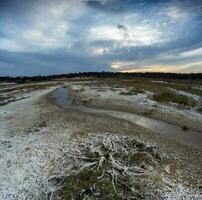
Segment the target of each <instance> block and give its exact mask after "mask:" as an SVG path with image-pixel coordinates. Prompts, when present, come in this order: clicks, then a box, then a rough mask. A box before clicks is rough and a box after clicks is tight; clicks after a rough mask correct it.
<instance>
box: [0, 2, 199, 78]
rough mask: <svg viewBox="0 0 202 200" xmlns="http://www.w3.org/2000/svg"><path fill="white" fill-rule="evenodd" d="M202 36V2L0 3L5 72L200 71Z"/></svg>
mask: <svg viewBox="0 0 202 200" xmlns="http://www.w3.org/2000/svg"><path fill="white" fill-rule="evenodd" d="M201 33H202V3H201V1H200V0H195V1H191V0H185V1H182V0H178V1H174V0H173V1H172V0H170V1H162V0H161V1H160V0H159V1H158V0H154V1H151V0H145V1H143V0H139V1H134V0H125V1H123V0H83V1H82V0H77V1H73V0H68V1H66V0H60V1H57V0H35V1H32V0H1V1H0V76H1V75H38V74H43V75H45V74H58V73H68V72H80V71H102V70H108V71H109V70H110V71H111V70H115V71H125V70H129V71H130V70H136V69H138V70H140V71H141V70H146V69H151V68H152V67H153V68H152V70H155V67H156V69H157V70H161V69H162V71H169V69H170V71H173V69H174V68H176V71H180V70H181V72H183V70H184V71H185V72H192V71H194V72H195V71H196V68H197V70H200V67H198V66H200V63H201V64H202V35H201ZM117 63H118V64H117ZM182 65H183V66H185V68H183V67H182ZM148 66H149V67H148ZM150 66H152V67H150ZM164 66H165V67H164ZM186 66H187V67H186ZM169 67H170V68H169ZM201 71H202V70H201Z"/></svg>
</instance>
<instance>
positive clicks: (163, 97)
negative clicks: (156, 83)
mask: <svg viewBox="0 0 202 200" xmlns="http://www.w3.org/2000/svg"><path fill="white" fill-rule="evenodd" d="M153 100H155V101H158V102H173V103H177V104H179V105H183V106H191V107H194V106H196V105H197V102H196V101H195V100H193V99H191V98H189V97H187V96H185V95H182V94H177V93H175V92H173V91H171V90H168V89H167V90H165V91H162V92H159V93H155V94H154V95H153Z"/></svg>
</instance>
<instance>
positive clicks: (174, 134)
mask: <svg viewBox="0 0 202 200" xmlns="http://www.w3.org/2000/svg"><path fill="white" fill-rule="evenodd" d="M51 97H52V98H53V99H54V100H55V102H56V104H58V105H60V106H62V107H65V108H68V107H70V106H73V107H76V108H78V109H80V110H82V111H85V112H89V113H102V114H107V115H109V116H112V117H116V118H119V119H124V120H127V121H130V122H132V123H134V124H137V125H139V126H142V127H144V128H146V129H149V130H151V131H153V132H155V133H159V134H163V135H166V136H169V137H171V138H172V139H175V140H177V141H180V142H182V143H184V144H189V145H192V146H197V147H200V148H202V133H200V132H196V131H192V130H186V131H184V130H182V128H181V127H179V126H176V125H173V124H169V123H166V122H163V121H159V120H155V119H152V118H149V117H145V116H141V115H137V114H134V113H128V112H119V111H112V110H101V109H95V108H89V107H86V106H82V105H79V104H74V103H73V102H72V100H71V99H70V98H69V95H68V88H67V87H60V88H57V89H56V90H54V91H53V92H52V94H51Z"/></svg>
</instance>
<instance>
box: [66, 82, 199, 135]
mask: <svg viewBox="0 0 202 200" xmlns="http://www.w3.org/2000/svg"><path fill="white" fill-rule="evenodd" d="M81 88H82V87H81ZM83 88H85V86H84V87H83ZM84 90H85V89H84ZM107 90H110V89H109V88H108V89H107ZM112 92H113V91H112ZM69 94H70V96H71V98H72V99H76V100H77V101H79V102H80V103H81V104H83V105H85V106H89V107H94V108H98V109H106V110H116V111H122V112H129V113H135V114H139V115H143V116H146V117H150V118H153V119H157V120H160V121H164V122H167V123H171V124H174V125H177V126H179V127H182V128H183V127H184V126H186V128H188V129H191V130H195V131H197V132H201V133H202V116H199V114H197V115H196V116H193V115H191V114H188V113H187V114H185V113H184V112H183V111H182V112H181V111H179V112H177V111H176V110H174V109H173V110H161V109H158V105H152V107H147V106H144V105H140V104H138V103H135V102H134V103H133V102H131V101H129V100H127V99H124V98H122V97H121V96H120V97H116V98H115V97H114V96H113V95H110V94H106V97H104V98H103V97H102V96H100V95H99V94H98V93H96V91H94V92H88V91H85V92H83V91H82V89H81V90H78V89H76V90H75V88H74V87H72V86H70V89H69ZM149 103H150V102H149ZM146 104H147V102H145V105H146Z"/></svg>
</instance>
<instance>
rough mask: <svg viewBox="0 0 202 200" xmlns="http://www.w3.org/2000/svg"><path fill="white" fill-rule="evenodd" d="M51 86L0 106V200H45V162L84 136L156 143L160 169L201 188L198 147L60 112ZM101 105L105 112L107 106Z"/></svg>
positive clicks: (98, 117)
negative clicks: (132, 137) (117, 136)
mask: <svg viewBox="0 0 202 200" xmlns="http://www.w3.org/2000/svg"><path fill="white" fill-rule="evenodd" d="M56 87H58V86H55V87H50V88H46V89H41V90H34V91H32V92H29V93H26V95H27V96H29V98H26V99H21V100H19V101H15V102H11V103H9V104H7V105H4V106H1V107H0V129H1V133H0V144H1V145H0V150H1V151H0V199H16V198H17V199H26V198H28V199H43V198H44V199H45V197H47V196H48V194H49V193H50V192H51V191H52V190H53V187H51V186H50V184H49V182H48V178H49V175H50V169H51V170H53V168H54V167H57V166H52V162H51V160H54V159H55V158H57V157H58V156H59V155H60V156H61V151H60V147H61V145H62V144H64V143H65V144H67V145H68V142H70V141H71V139H72V138H74V137H75V135H79V134H85V133H105V132H108V133H112V134H131V135H135V136H136V137H137V138H138V139H140V140H142V141H145V142H147V143H152V144H156V145H157V146H158V148H159V151H160V152H162V154H164V155H165V156H167V157H168V159H167V163H165V165H167V166H169V168H170V169H172V170H170V171H169V172H168V175H169V176H171V177H173V179H174V180H176V181H178V182H179V183H182V184H183V185H184V186H187V187H189V188H195V189H197V190H199V189H200V188H201V185H202V183H201V180H202V173H201V166H202V156H201V153H202V152H201V150H200V149H198V148H194V147H190V146H186V145H183V144H180V143H178V142H176V141H173V140H170V139H169V138H167V137H165V136H163V135H158V134H155V133H153V132H151V131H148V130H147V129H144V128H142V127H140V126H137V125H135V124H132V123H131V122H129V121H127V120H123V119H118V118H114V117H111V116H108V115H105V114H103V113H98V114H97V113H88V112H85V111H82V110H80V109H77V108H74V107H70V108H66V109H64V108H62V107H60V106H58V105H56V104H55V102H54V100H53V99H50V95H49V94H50V92H51V91H53V90H54V89H55V88H56ZM85 97H87V98H88V99H89V98H91V96H90V95H89V96H85ZM116 101H117V102H119V100H116ZM107 102H108V104H106V105H105V106H106V107H105V108H107V107H108V106H110V105H112V104H111V102H110V101H107ZM97 103H98V102H96V104H97ZM121 103H122V102H121ZM102 106H103V105H102ZM127 106H128V104H127ZM44 194H46V195H47V196H44ZM42 196H43V198H42ZM199 198H200V197H199Z"/></svg>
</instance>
